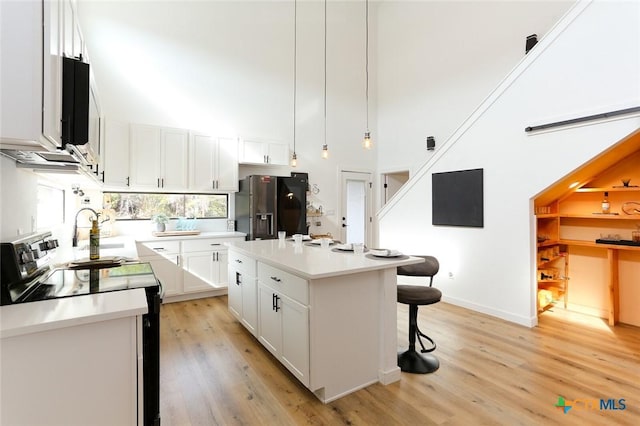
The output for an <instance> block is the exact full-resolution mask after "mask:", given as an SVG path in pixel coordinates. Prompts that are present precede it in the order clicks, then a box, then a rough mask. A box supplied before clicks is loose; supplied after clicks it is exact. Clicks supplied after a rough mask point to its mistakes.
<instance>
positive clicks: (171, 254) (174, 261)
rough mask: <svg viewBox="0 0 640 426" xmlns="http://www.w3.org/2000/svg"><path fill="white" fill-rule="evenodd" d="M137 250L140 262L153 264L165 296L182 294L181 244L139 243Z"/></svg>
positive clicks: (164, 242)
mask: <svg viewBox="0 0 640 426" xmlns="http://www.w3.org/2000/svg"><path fill="white" fill-rule="evenodd" d="M137 249H138V257H139V258H140V260H141V261H142V262H149V263H150V264H151V267H152V268H153V272H154V274H155V275H156V278H158V280H160V283H161V285H162V289H163V293H164V296H175V295H179V294H182V268H181V265H180V242H179V241H163V242H153V243H142V244H140V243H138V244H137Z"/></svg>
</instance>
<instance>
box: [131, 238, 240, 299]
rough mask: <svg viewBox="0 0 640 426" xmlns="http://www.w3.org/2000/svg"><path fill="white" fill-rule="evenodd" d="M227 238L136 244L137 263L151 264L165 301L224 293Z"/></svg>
mask: <svg viewBox="0 0 640 426" xmlns="http://www.w3.org/2000/svg"><path fill="white" fill-rule="evenodd" d="M236 239H238V240H242V239H243V238H242V237H237V238H236V237H231V238H197V239H189V240H187V239H183V240H166V241H151V242H139V243H138V244H137V248H138V256H139V257H140V260H143V261H145V262H149V263H151V266H152V267H153V270H154V272H155V274H156V276H157V277H158V279H159V280H160V282H161V283H162V288H163V290H164V296H165V298H164V301H165V302H177V301H180V300H187V299H193V298H197V297H209V296H217V295H221V294H225V290H226V289H227V283H228V273H227V268H228V252H227V248H226V246H225V245H224V243H225V242H227V241H233V240H236Z"/></svg>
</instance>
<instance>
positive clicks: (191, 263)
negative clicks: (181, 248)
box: [183, 249, 228, 293]
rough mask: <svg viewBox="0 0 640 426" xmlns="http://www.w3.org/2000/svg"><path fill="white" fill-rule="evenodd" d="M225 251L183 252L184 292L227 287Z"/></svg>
mask: <svg viewBox="0 0 640 426" xmlns="http://www.w3.org/2000/svg"><path fill="white" fill-rule="evenodd" d="M227 264H228V261H227V250H226V249H218V250H216V251H201V252H192V253H189V252H184V261H183V268H184V292H185V293H189V292H194V291H203V290H211V287H214V288H217V287H226V286H227V282H228V280H227Z"/></svg>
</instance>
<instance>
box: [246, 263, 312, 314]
mask: <svg viewBox="0 0 640 426" xmlns="http://www.w3.org/2000/svg"><path fill="white" fill-rule="evenodd" d="M258 281H259V282H261V283H262V284H264V285H267V286H269V287H272V288H274V289H276V290H278V291H280V292H281V293H282V294H283V295H285V296H288V297H290V298H292V299H294V300H297V301H298V302H300V303H302V304H303V305H308V304H309V285H308V283H307V281H306V280H304V279H302V278H300V277H298V276H295V275H293V274H290V273H288V272H285V271H283V270H280V269H278V268H274V267H273V266H270V265H267V264H265V263H262V262H258Z"/></svg>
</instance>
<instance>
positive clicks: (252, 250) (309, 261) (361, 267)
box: [225, 240, 424, 280]
mask: <svg viewBox="0 0 640 426" xmlns="http://www.w3.org/2000/svg"><path fill="white" fill-rule="evenodd" d="M225 244H226V245H227V246H228V247H229V248H231V249H233V250H238V251H239V252H240V253H242V254H245V255H247V256H249V257H251V258H254V259H257V260H259V261H261V262H264V263H266V264H269V265H272V266H275V267H278V268H280V269H282V270H285V271H287V272H290V273H292V274H295V275H297V276H299V277H302V278H305V279H308V280H315V279H321V278H329V277H337V276H343V275H347V274H355V273H359V272H367V271H376V270H382V269H387V268H389V267H398V266H402V265H411V264H415V263H421V262H424V259H422V258H419V257H411V256H400V257H392V258H373V257H372V256H371V255H368V254H367V253H364V254H354V253H353V252H341V251H334V250H332V248H331V247H333V246H331V247H330V248H328V249H323V248H322V247H320V246H315V245H314V246H311V245H309V243H308V242H303V243H302V246H300V247H296V246H295V244H294V242H293V241H284V242H281V241H279V240H255V241H234V242H229V243H225Z"/></svg>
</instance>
